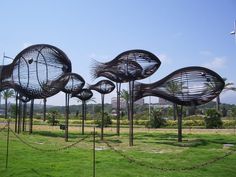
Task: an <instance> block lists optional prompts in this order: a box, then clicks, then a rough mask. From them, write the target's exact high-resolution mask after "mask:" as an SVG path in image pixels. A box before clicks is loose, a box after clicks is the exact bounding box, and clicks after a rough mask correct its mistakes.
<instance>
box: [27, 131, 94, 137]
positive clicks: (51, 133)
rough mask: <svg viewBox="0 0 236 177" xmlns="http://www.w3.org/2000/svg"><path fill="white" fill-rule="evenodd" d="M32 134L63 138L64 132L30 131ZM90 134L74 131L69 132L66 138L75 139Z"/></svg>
mask: <svg viewBox="0 0 236 177" xmlns="http://www.w3.org/2000/svg"><path fill="white" fill-rule="evenodd" d="M32 134H33V135H41V136H47V137H53V138H64V137H65V133H64V132H51V131H34V132H33V133H32ZM87 135H91V133H85V134H84V135H82V134H75V133H69V134H68V138H71V139H76V138H82V137H84V136H87Z"/></svg>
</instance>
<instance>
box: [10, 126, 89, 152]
mask: <svg viewBox="0 0 236 177" xmlns="http://www.w3.org/2000/svg"><path fill="white" fill-rule="evenodd" d="M10 131H11V132H12V133H13V135H14V136H15V137H16V138H17V139H18V140H20V142H22V143H23V144H25V145H26V146H28V147H30V148H32V149H35V150H38V151H42V152H57V151H63V150H67V149H69V148H72V147H74V146H76V145H77V144H79V143H80V142H82V141H84V140H85V139H87V138H88V137H89V136H85V137H83V138H82V139H80V140H78V141H76V142H74V143H72V144H70V145H68V146H64V147H60V148H57V149H42V148H39V147H36V146H33V145H31V144H29V143H28V142H26V141H25V140H24V139H22V138H21V137H20V136H19V135H17V134H16V133H15V132H14V131H13V130H12V129H11V128H10Z"/></svg>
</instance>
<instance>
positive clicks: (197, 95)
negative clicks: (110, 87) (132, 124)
mask: <svg viewBox="0 0 236 177" xmlns="http://www.w3.org/2000/svg"><path fill="white" fill-rule="evenodd" d="M224 84H225V83H224V80H223V79H222V78H221V77H220V76H219V75H218V74H217V73H215V72H214V71H212V70H209V69H207V68H203V67H197V66H193V67H186V68H182V69H179V70H177V71H175V72H173V73H171V74H170V75H168V76H166V77H165V78H163V79H161V80H160V81H158V82H155V83H151V84H143V83H138V82H136V83H135V88H134V100H138V99H140V98H142V97H146V96H158V97H161V98H164V99H166V100H169V101H171V102H174V103H176V104H178V105H185V106H192V105H201V104H204V103H207V102H209V101H211V100H212V99H214V98H216V97H217V96H218V95H219V94H220V92H221V91H222V89H223V88H224Z"/></svg>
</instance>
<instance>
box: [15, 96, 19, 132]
mask: <svg viewBox="0 0 236 177" xmlns="http://www.w3.org/2000/svg"><path fill="white" fill-rule="evenodd" d="M15 112H16V115H15V132H17V125H18V93H16V107H15Z"/></svg>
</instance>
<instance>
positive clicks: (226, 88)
mask: <svg viewBox="0 0 236 177" xmlns="http://www.w3.org/2000/svg"><path fill="white" fill-rule="evenodd" d="M223 80H224V81H225V86H224V88H223V91H222V93H224V92H226V91H230V90H231V91H236V87H234V86H233V85H234V83H233V82H228V83H226V80H227V78H223ZM216 110H218V111H220V95H219V96H217V97H216Z"/></svg>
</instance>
